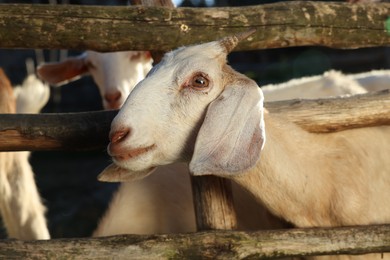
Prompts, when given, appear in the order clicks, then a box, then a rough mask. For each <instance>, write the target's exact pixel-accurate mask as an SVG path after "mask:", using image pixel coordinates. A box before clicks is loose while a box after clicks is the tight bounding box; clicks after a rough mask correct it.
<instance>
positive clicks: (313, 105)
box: [0, 90, 390, 151]
mask: <svg viewBox="0 0 390 260" xmlns="http://www.w3.org/2000/svg"><path fill="white" fill-rule="evenodd" d="M265 107H266V108H267V109H268V111H269V112H270V113H279V114H283V115H284V116H286V117H287V118H288V120H292V121H293V122H295V123H296V124H298V125H300V126H301V127H302V128H304V129H306V130H308V131H310V132H315V133H326V132H334V131H342V130H346V129H351V128H356V127H364V126H375V125H389V124H390V90H383V91H381V92H378V93H370V94H365V95H356V96H352V97H345V98H330V99H318V100H289V101H279V102H269V103H266V104H265ZM117 112H118V111H97V112H84V113H65V114H37V115H35V114H25V115H20V114H19V115H15V114H0V151H18V150H19V151H20V150H31V151H36V150H96V149H104V148H105V147H106V145H107V144H108V132H109V130H110V124H111V121H112V119H113V118H114V117H115V115H116V114H117Z"/></svg>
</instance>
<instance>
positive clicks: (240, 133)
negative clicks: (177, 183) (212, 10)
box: [108, 41, 390, 259]
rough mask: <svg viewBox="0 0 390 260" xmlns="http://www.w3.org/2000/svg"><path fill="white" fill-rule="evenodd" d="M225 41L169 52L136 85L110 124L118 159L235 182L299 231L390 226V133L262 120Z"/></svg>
mask: <svg viewBox="0 0 390 260" xmlns="http://www.w3.org/2000/svg"><path fill="white" fill-rule="evenodd" d="M223 42H225V41H221V42H212V43H206V44H202V45H195V46H190V47H186V48H180V49H178V50H176V51H173V52H171V53H168V54H167V55H166V56H165V57H164V59H163V61H162V62H161V63H160V64H159V66H157V67H156V68H155V69H153V71H152V72H151V73H150V74H149V75H148V77H147V78H146V79H145V80H143V81H141V82H140V83H139V84H138V85H137V86H136V87H135V89H134V91H133V92H132V93H131V94H130V95H129V98H128V99H127V101H126V103H125V104H124V106H123V107H122V108H121V110H120V112H119V113H118V115H117V116H116V118H115V119H114V120H113V123H112V126H111V137H112V138H111V143H110V145H109V147H108V152H109V153H110V155H111V156H112V158H113V161H114V162H115V163H116V164H117V165H118V166H119V167H122V168H125V169H129V170H131V171H135V170H144V169H148V168H150V167H151V166H158V165H164V164H168V163H171V162H177V161H185V162H190V170H191V172H192V174H194V175H204V174H214V175H217V176H222V177H228V178H231V179H232V180H234V181H236V182H237V183H239V184H240V185H242V186H243V187H244V188H245V189H247V190H248V191H249V192H250V193H251V194H252V195H253V196H254V197H255V198H256V199H257V201H258V202H259V203H263V204H264V205H265V206H266V207H267V208H268V209H269V210H271V211H272V212H273V213H274V214H276V215H278V216H280V217H282V218H284V219H286V220H287V221H290V222H291V223H293V224H294V225H296V226H298V227H319V226H321V227H332V226H345V225H365V224H380V223H390V208H389V207H388V205H389V202H390V201H389V198H390V174H389V169H390V160H388V154H389V152H390V134H389V133H390V127H389V126H380V127H370V128H360V129H353V130H347V131H343V132H338V133H330V134H312V133H308V132H306V131H304V130H302V129H301V128H300V127H298V126H296V125H295V124H294V123H292V122H290V121H289V119H288V118H283V117H281V116H276V115H273V114H269V113H265V111H264V108H263V107H262V101H263V95H262V93H261V90H260V89H259V88H258V87H257V85H256V84H255V83H254V82H253V81H251V80H249V79H248V78H247V77H245V76H244V75H241V74H239V73H237V72H235V71H234V70H232V69H231V68H230V67H229V66H227V65H226V60H225V59H226V53H225V52H224V48H223V47H221V46H222V45H223ZM194 75H203V79H202V80H201V81H202V82H204V81H207V82H209V84H208V85H207V86H206V87H204V88H199V87H198V84H195V83H194V80H195V79H196V78H197V77H194ZM263 117H264V123H263ZM256 122H257V123H256ZM264 129H265V131H264ZM120 131H127V134H126V135H125V136H122V137H121V138H120V139H118V138H113V137H115V136H117V133H118V132H120ZM265 139H267V141H265ZM249 140H252V141H251V142H250V141H249ZM264 142H265V145H264ZM151 145H152V149H149V150H147V151H146V152H142V153H135V151H136V149H138V151H139V149H140V148H143V147H146V146H151ZM263 145H264V149H262V147H263ZM153 174H155V173H153ZM371 256H372V257H373V258H374V259H380V257H381V255H380V254H376V255H371ZM368 257H369V256H364V259H368ZM384 257H385V258H388V257H389V256H388V255H384ZM351 258H354V257H353V256H351Z"/></svg>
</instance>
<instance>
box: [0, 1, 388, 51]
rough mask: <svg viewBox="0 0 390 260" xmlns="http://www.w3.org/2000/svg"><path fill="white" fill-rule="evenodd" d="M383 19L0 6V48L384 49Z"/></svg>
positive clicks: (291, 6) (371, 9) (297, 11)
mask: <svg viewBox="0 0 390 260" xmlns="http://www.w3.org/2000/svg"><path fill="white" fill-rule="evenodd" d="M389 17H390V4H389V3H375V4H368V5H367V4H349V3H338V2H337V3H335V2H307V1H306V2H298V1H297V2H295V1H294V2H280V3H274V4H264V5H257V6H247V7H234V8H227V7H221V8H166V7H142V6H127V7H125V6H123V7H114V6H80V5H77V6H75V5H38V4H34V5H25V4H19V5H12V4H1V5H0V39H1V41H0V48H36V49H37V48H45V49H78V50H85V49H90V50H96V51H119V50H129V49H131V50H170V49H173V48H176V47H178V46H183V45H188V44H193V43H199V42H205V41H210V40H215V39H217V38H220V37H222V36H226V35H229V34H232V33H237V32H242V31H245V30H247V29H248V28H257V32H256V34H255V35H254V36H253V37H251V38H249V39H247V40H245V41H244V42H242V43H241V44H240V45H239V46H238V47H237V50H249V49H265V48H278V47H290V46H307V45H318V46H328V47H334V48H359V47H370V46H387V45H389V44H390V35H389V28H386V26H387V27H389V22H388V18H389ZM386 21H387V22H386Z"/></svg>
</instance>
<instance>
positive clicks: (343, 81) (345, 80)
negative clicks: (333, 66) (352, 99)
mask: <svg viewBox="0 0 390 260" xmlns="http://www.w3.org/2000/svg"><path fill="white" fill-rule="evenodd" d="M261 89H262V91H263V94H264V100H265V101H277V100H288V99H294V98H302V99H313V98H321V97H323V98H325V97H332V96H343V95H350V94H352V95H353V94H362V93H366V92H367V90H366V89H365V88H364V87H363V86H361V85H360V84H359V83H358V82H357V81H356V80H354V79H353V78H352V76H351V77H349V76H347V75H344V74H342V73H341V72H338V71H334V70H330V71H327V72H325V73H324V74H323V75H318V76H311V77H303V78H299V79H292V80H289V81H287V82H285V83H281V84H271V85H266V86H263V87H262V88H261Z"/></svg>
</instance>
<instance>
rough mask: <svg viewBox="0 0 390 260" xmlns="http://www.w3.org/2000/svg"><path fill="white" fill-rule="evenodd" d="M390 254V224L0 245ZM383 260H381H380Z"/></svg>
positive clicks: (152, 255)
mask: <svg viewBox="0 0 390 260" xmlns="http://www.w3.org/2000/svg"><path fill="white" fill-rule="evenodd" d="M373 252H376V253H383V252H390V225H378V226H366V227H365V226H361V227H344V228H333V229H330V228H316V229H291V230H271V231H258V232H237V231H235V232H234V231H211V232H199V233H192V234H191V233H189V234H172V235H122V236H113V237H106V238H89V239H87V238H75V239H53V240H41V241H20V240H0V258H1V259H31V260H33V259H83V260H85V259H94V260H95V259H132V258H135V259H259V258H261V259H266V258H268V259H269V258H274V257H283V256H286V257H287V256H309V255H325V254H366V253H373ZM379 258H380V256H379Z"/></svg>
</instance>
